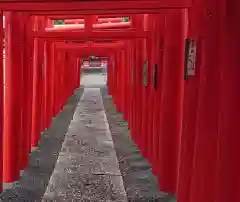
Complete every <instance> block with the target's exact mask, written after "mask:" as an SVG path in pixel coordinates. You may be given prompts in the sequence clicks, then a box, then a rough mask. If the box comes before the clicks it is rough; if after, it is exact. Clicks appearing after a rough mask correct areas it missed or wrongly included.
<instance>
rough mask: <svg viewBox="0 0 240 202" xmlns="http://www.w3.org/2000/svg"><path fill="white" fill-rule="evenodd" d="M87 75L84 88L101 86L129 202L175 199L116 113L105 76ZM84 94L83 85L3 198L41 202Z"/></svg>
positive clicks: (0, 198)
mask: <svg viewBox="0 0 240 202" xmlns="http://www.w3.org/2000/svg"><path fill="white" fill-rule="evenodd" d="M85 76H86V77H85V81H86V85H85V86H84V87H85V88H92V87H101V92H102V96H103V104H104V108H105V112H106V115H107V119H108V124H109V127H110V131H111V135H112V139H113V142H114V148H115V150H116V155H117V161H118V163H119V168H120V173H121V175H122V178H123V184H124V188H125V191H126V194H127V198H128V201H136V202H141V201H142V202H148V201H149V202H150V201H158V202H174V201H175V200H174V198H173V197H172V196H169V195H167V194H166V193H163V192H160V191H159V190H158V185H157V180H156V178H155V176H153V174H152V172H151V166H150V165H149V163H148V162H147V160H146V159H145V158H143V157H142V156H141V154H140V151H139V150H138V148H137V146H136V145H135V143H134V142H133V141H132V140H131V138H130V134H129V130H128V127H127V122H126V121H123V118H122V114H121V113H118V112H116V109H115V106H114V105H113V103H112V99H111V97H109V96H108V93H107V89H106V87H104V86H103V84H102V83H103V81H104V82H105V79H104V76H105V75H100V74H96V73H92V74H88V75H85ZM101 77H102V78H101ZM82 93H83V89H82V88H80V89H78V90H76V92H75V94H74V95H73V96H72V97H71V98H70V99H69V101H68V103H67V104H66V106H65V108H64V110H63V111H62V112H61V113H60V114H59V115H58V116H57V117H56V118H54V119H53V122H52V125H51V128H50V129H49V130H47V131H46V132H45V133H44V134H43V136H42V138H41V142H40V144H39V146H38V147H37V148H36V149H35V150H34V151H33V152H32V153H31V154H30V163H29V167H28V168H27V169H26V170H24V172H23V173H22V176H21V179H20V180H19V181H18V182H16V183H13V184H8V185H5V189H4V192H3V193H2V194H1V195H0V201H3V202H5V201H6V202H34V201H36V202H38V201H41V198H42V197H43V195H44V193H45V191H46V188H47V186H48V184H49V180H50V177H51V175H52V172H53V170H54V168H55V164H56V161H57V158H58V156H59V151H60V150H61V148H62V144H63V142H64V138H65V134H66V132H67V131H68V127H69V124H70V122H71V120H72V117H73V114H74V111H75V109H76V106H77V103H78V101H79V99H80V97H81V95H82ZM48 201H52V200H48ZM54 201H55V200H54ZM57 201H61V200H60V199H59V200H57Z"/></svg>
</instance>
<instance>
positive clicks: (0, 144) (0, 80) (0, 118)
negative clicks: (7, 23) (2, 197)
mask: <svg viewBox="0 0 240 202" xmlns="http://www.w3.org/2000/svg"><path fill="white" fill-rule="evenodd" d="M0 51H1V52H0V58H4V57H3V12H1V13H0ZM3 67H4V66H3V60H2V61H1V63H0V70H1V73H0V86H1V87H0V148H1V149H0V193H1V192H2V181H3V151H4V150H3V117H4V109H3V108H4V102H3V101H4V82H3V80H4V79H3V78H4V77H3Z"/></svg>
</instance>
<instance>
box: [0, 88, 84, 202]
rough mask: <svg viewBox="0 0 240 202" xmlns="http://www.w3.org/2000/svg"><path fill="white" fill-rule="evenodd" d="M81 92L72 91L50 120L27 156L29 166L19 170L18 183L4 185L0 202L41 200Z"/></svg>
mask: <svg viewBox="0 0 240 202" xmlns="http://www.w3.org/2000/svg"><path fill="white" fill-rule="evenodd" d="M82 92H83V89H81V88H80V89H78V90H76V91H75V94H74V95H73V96H72V97H71V98H70V99H69V100H68V102H67V104H66V105H65V107H64V110H63V111H62V112H61V113H59V115H58V116H57V117H56V118H54V119H53V121H52V124H51V127H50V129H49V130H47V131H46V132H45V133H43V135H42V138H41V141H40V143H39V146H38V147H37V148H35V150H34V151H32V153H31V154H30V162H29V167H28V168H27V169H25V170H24V171H23V173H22V176H21V178H20V180H19V181H17V182H15V183H12V184H5V185H4V188H5V189H4V191H3V193H2V194H1V195H0V201H2V202H38V201H41V198H42V196H43V195H44V193H45V190H46V187H47V185H48V183H49V179H50V177H51V175H52V172H53V169H54V167H55V163H56V161H57V158H58V154H59V151H60V150H61V147H62V143H63V140H64V137H65V134H66V132H67V131H68V126H69V124H70V122H71V120H72V117H73V114H74V111H75V109H76V106H77V103H78V101H79V99H80V97H81V95H82Z"/></svg>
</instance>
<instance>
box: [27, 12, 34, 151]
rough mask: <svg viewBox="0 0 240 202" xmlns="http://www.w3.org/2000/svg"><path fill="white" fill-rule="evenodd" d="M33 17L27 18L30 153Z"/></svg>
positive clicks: (29, 145) (29, 148) (29, 146)
mask: <svg viewBox="0 0 240 202" xmlns="http://www.w3.org/2000/svg"><path fill="white" fill-rule="evenodd" d="M33 22H34V21H33V17H31V16H28V17H27V23H26V24H25V29H26V47H25V49H26V63H27V64H26V65H28V66H29V89H28V90H29V100H28V104H29V106H28V116H29V123H28V124H29V139H28V152H30V151H31V137H32V127H33V123H32V109H33V54H34V53H33V52H34V39H33V36H32V30H33Z"/></svg>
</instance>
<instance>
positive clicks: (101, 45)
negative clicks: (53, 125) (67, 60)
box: [56, 42, 125, 50]
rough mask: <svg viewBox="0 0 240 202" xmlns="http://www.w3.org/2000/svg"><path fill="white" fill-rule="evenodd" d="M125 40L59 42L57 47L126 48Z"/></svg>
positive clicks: (73, 48)
mask: <svg viewBox="0 0 240 202" xmlns="http://www.w3.org/2000/svg"><path fill="white" fill-rule="evenodd" d="M124 47H125V45H124V43H123V42H117V43H93V44H91V43H90V44H84V43H83V44H75V43H57V44H56V48H59V49H72V50H79V49H82V48H103V49H104V48H116V49H117V48H124Z"/></svg>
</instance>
